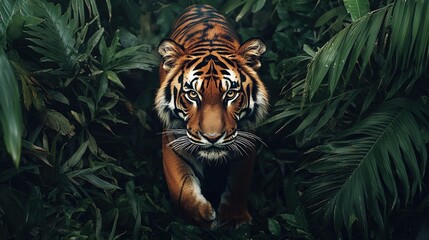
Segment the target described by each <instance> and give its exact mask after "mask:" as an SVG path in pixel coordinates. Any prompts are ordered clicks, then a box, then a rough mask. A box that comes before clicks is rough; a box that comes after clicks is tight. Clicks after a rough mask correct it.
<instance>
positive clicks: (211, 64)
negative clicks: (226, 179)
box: [156, 39, 268, 160]
mask: <svg viewBox="0 0 429 240" xmlns="http://www.w3.org/2000/svg"><path fill="white" fill-rule="evenodd" d="M158 51H159V53H160V54H161V56H162V57H163V64H162V69H161V70H160V71H163V73H162V74H161V76H162V77H161V78H163V79H161V81H162V83H161V87H160V89H159V90H158V93H157V96H156V110H157V112H158V115H159V117H160V119H161V120H162V121H163V123H164V125H165V127H166V133H172V134H174V135H175V137H176V138H175V140H173V141H172V142H170V146H171V147H172V148H173V149H174V150H175V151H176V152H182V153H183V152H186V153H187V154H191V155H194V156H195V157H196V158H201V159H206V160H225V159H226V158H227V157H229V156H231V155H234V154H239V155H244V154H246V152H247V150H248V149H250V148H253V147H254V141H255V140H258V139H259V138H258V137H256V136H255V135H253V134H251V133H249V132H245V131H244V129H246V128H248V127H252V125H255V124H257V123H258V122H260V121H261V120H262V119H263V118H264V116H265V115H266V113H267V107H268V94H267V91H266V89H265V87H264V85H263V83H262V81H261V80H260V79H259V76H258V74H257V72H256V71H257V69H258V68H259V67H260V62H259V58H260V56H261V54H262V53H264V52H265V45H264V43H263V42H262V41H261V40H259V39H251V40H248V41H247V42H246V43H244V44H243V45H242V46H241V47H240V48H239V49H238V50H237V51H236V52H225V51H222V49H220V50H217V49H216V48H208V49H202V50H199V51H193V52H192V53H187V52H186V49H183V48H182V47H181V46H180V45H179V44H177V43H175V42H174V41H173V40H164V41H163V42H161V44H160V46H159V48H158Z"/></svg>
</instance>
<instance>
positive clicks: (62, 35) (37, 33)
mask: <svg viewBox="0 0 429 240" xmlns="http://www.w3.org/2000/svg"><path fill="white" fill-rule="evenodd" d="M34 8H35V9H36V10H35V11H37V12H38V13H39V14H40V17H41V18H42V19H43V20H44V21H43V22H42V23H40V24H38V25H29V26H28V30H27V31H26V32H27V33H28V34H29V35H30V37H29V38H28V40H30V41H31V42H32V44H31V45H30V48H32V49H34V50H35V51H36V52H38V53H40V54H41V55H42V58H41V61H45V62H46V61H48V62H54V63H56V64H58V66H59V67H61V68H63V69H65V70H71V69H73V68H75V67H76V66H77V64H78V62H77V49H76V48H75V44H76V40H75V37H74V33H75V32H76V31H77V21H76V20H74V19H72V18H71V17H70V11H69V10H68V11H67V12H65V13H64V14H62V12H61V6H60V5H59V4H57V5H54V4H53V3H48V2H44V1H36V2H35V3H34Z"/></svg>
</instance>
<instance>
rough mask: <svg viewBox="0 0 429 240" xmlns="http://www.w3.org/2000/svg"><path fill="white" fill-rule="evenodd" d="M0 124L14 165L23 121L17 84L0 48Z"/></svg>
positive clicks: (19, 148) (18, 157)
mask: <svg viewBox="0 0 429 240" xmlns="http://www.w3.org/2000/svg"><path fill="white" fill-rule="evenodd" d="M0 69H1V71H0V86H1V87H0V125H1V127H2V132H3V142H4V144H5V145H6V150H7V152H8V153H9V154H10V156H11V157H12V160H13V163H14V164H15V166H16V167H18V165H19V161H20V158H21V136H22V132H23V123H22V115H21V105H20V102H19V91H18V84H17V80H16V78H15V74H14V72H13V70H12V67H11V65H10V63H9V60H8V59H7V57H6V54H5V53H4V52H3V49H1V48H0Z"/></svg>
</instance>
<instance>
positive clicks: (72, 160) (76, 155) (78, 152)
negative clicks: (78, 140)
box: [62, 141, 89, 172]
mask: <svg viewBox="0 0 429 240" xmlns="http://www.w3.org/2000/svg"><path fill="white" fill-rule="evenodd" d="M88 144H89V142H88V141H85V142H83V143H82V144H81V145H80V146H79V148H78V149H77V150H76V152H75V153H74V154H73V155H72V156H71V157H70V158H69V159H68V160H67V161H66V162H65V163H64V164H63V166H62V168H63V171H64V172H67V171H68V170H69V169H70V168H73V167H74V166H75V165H76V164H77V163H78V162H79V161H81V160H82V156H83V154H84V153H85V152H86V149H87V147H88Z"/></svg>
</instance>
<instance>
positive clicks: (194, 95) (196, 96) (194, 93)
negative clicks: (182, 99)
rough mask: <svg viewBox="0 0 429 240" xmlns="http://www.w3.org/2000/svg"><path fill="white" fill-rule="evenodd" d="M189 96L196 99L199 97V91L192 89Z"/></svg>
mask: <svg viewBox="0 0 429 240" xmlns="http://www.w3.org/2000/svg"><path fill="white" fill-rule="evenodd" d="M188 96H189V98H191V99H196V98H198V93H197V92H195V91H190V92H188Z"/></svg>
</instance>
